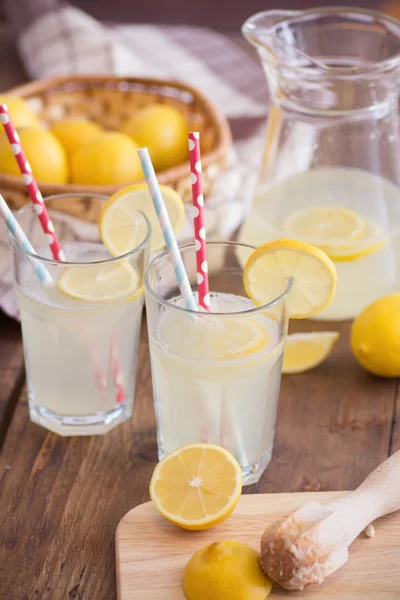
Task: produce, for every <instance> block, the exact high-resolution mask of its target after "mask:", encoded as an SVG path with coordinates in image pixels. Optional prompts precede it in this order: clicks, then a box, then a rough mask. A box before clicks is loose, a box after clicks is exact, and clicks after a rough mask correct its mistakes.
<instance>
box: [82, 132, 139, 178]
mask: <svg viewBox="0 0 400 600" xmlns="http://www.w3.org/2000/svg"><path fill="white" fill-rule="evenodd" d="M137 150H138V146H137V144H135V142H134V141H133V140H132V139H131V138H130V137H128V136H127V135H124V134H123V133H118V132H116V131H114V132H105V133H102V134H100V135H98V136H96V137H95V138H93V139H91V140H89V141H88V142H86V143H85V144H83V145H82V146H81V147H80V148H79V149H78V150H77V152H75V154H74V155H73V157H72V160H71V180H72V183H79V184H81V185H125V184H128V183H133V182H134V181H138V180H140V179H143V172H142V168H141V166H140V161H139V157H138V155H137Z"/></svg>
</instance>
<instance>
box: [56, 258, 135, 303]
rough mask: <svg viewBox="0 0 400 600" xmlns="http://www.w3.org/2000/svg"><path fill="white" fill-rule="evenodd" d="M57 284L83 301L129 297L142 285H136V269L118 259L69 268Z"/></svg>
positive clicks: (130, 298) (63, 290) (109, 300)
mask: <svg viewBox="0 0 400 600" xmlns="http://www.w3.org/2000/svg"><path fill="white" fill-rule="evenodd" d="M58 287H59V289H60V290H61V291H62V292H63V293H64V294H66V295H67V296H70V297H71V298H75V299H76V300H85V301H86V302H112V301H113V300H119V299H121V298H127V299H128V298H129V300H132V299H133V296H134V295H135V296H136V295H137V296H138V295H139V294H140V293H141V292H142V288H143V286H142V287H140V288H139V277H138V274H137V272H136V271H135V269H134V268H133V267H131V265H129V264H126V263H121V262H117V263H108V264H99V266H96V265H92V266H90V267H71V268H69V269H66V270H65V271H64V272H63V274H62V275H61V277H60V279H59V280H58ZM138 288H139V289H138Z"/></svg>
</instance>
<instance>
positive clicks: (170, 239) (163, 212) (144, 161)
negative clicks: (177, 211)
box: [138, 148, 198, 310]
mask: <svg viewBox="0 0 400 600" xmlns="http://www.w3.org/2000/svg"><path fill="white" fill-rule="evenodd" d="M138 154H139V159H140V163H141V165H142V169H143V173H144V176H145V179H146V183H147V187H148V188H149V192H150V195H151V198H152V200H153V204H154V208H155V210H156V213H157V217H158V220H159V222H160V227H161V231H162V233H163V236H164V240H165V245H166V246H167V250H168V252H169V255H170V257H171V260H172V263H173V265H174V269H175V276H176V280H177V282H178V285H179V289H180V290H181V294H182V296H183V299H184V301H185V306H186V308H188V309H189V310H198V307H197V304H196V301H195V299H194V297H193V291H192V288H191V287H190V282H189V278H188V276H187V273H186V270H185V266H184V264H183V261H182V256H181V253H180V252H179V248H178V243H177V241H176V238H175V235H174V232H173V229H172V226H171V222H170V220H169V216H168V213H167V209H166V207H165V204H164V199H163V197H162V194H161V191H160V187H159V185H158V181H157V177H156V174H155V171H154V167H153V163H152V162H151V158H150V155H149V151H148V150H147V148H140V149H139V150H138Z"/></svg>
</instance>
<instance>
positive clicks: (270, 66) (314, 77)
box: [239, 7, 400, 320]
mask: <svg viewBox="0 0 400 600" xmlns="http://www.w3.org/2000/svg"><path fill="white" fill-rule="evenodd" d="M243 33H244V35H245V36H246V38H247V39H248V40H249V42H250V43H251V44H253V45H254V46H255V47H256V48H257V50H258V53H259V56H260V58H261V61H262V64H263V67H264V70H265V73H266V76H267V79H268V84H269V90H270V95H271V101H272V104H271V109H270V116H269V120H268V127H267V135H266V144H265V152H264V155H263V160H262V165H261V170H260V174H259V178H258V183H257V185H256V188H255V192H254V195H253V202H252V206H251V209H250V212H249V215H248V217H247V220H246V222H245V223H244V225H243V227H242V229H241V232H240V236H239V240H240V241H241V242H244V243H251V244H256V245H260V244H263V243H264V242H267V241H270V240H272V239H277V238H295V239H298V240H302V241H307V242H311V243H312V244H314V245H315V246H317V247H319V248H321V249H322V250H324V252H325V253H326V254H327V255H328V256H329V257H330V258H331V259H332V260H333V262H334V264H335V266H336V270H337V278H338V279H337V291H336V296H335V299H334V301H333V303H332V304H331V305H330V306H329V308H328V309H326V310H324V311H322V312H321V313H320V315H318V318H322V319H332V320H335V319H350V318H354V317H355V316H356V315H357V314H358V313H359V312H360V311H361V310H362V309H363V308H364V307H365V306H367V305H368V304H370V303H371V302H372V301H374V300H376V299H377V298H378V297H380V296H383V295H385V294H388V293H390V292H393V291H395V290H397V289H399V283H400V276H399V271H400V265H399V263H400V187H399V184H400V122H399V110H398V106H399V87H398V83H397V82H398V75H399V65H400V23H399V22H398V21H396V20H394V19H391V18H390V17H387V16H385V15H380V14H379V13H377V12H372V11H368V10H362V9H347V8H340V7H339V8H322V9H319V8H316V9H311V10H307V11H267V12H264V13H258V14H257V15H255V16H254V17H251V18H250V19H248V21H246V23H245V24H244V26H243Z"/></svg>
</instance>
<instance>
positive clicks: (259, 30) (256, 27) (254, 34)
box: [242, 10, 302, 60]
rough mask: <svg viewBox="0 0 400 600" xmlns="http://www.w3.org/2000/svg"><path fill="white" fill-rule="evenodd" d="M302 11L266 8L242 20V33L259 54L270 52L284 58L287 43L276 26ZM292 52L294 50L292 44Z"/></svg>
mask: <svg viewBox="0 0 400 600" xmlns="http://www.w3.org/2000/svg"><path fill="white" fill-rule="evenodd" d="M301 14H302V11H298V10H267V11H262V12H259V13H257V14H255V15H253V16H252V17H250V18H249V19H247V21H245V22H244V24H243V25H242V34H243V35H244V37H245V38H246V39H247V41H248V42H249V43H250V44H252V46H254V47H255V48H256V49H257V50H258V52H259V53H260V54H265V53H267V54H270V55H271V56H272V57H274V58H278V59H280V60H282V59H284V58H285V56H286V54H287V50H288V48H287V43H286V42H285V41H284V40H282V38H281V36H280V35H279V33H278V32H277V26H278V25H281V26H282V25H283V26H284V23H285V22H286V21H289V20H290V19H292V18H294V17H298V16H300V15H301ZM289 45H290V46H291V49H292V52H293V50H295V46H294V44H293V40H292V44H289Z"/></svg>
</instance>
